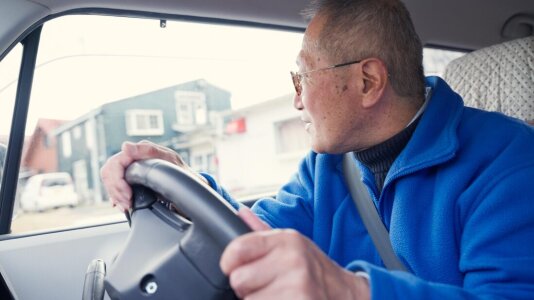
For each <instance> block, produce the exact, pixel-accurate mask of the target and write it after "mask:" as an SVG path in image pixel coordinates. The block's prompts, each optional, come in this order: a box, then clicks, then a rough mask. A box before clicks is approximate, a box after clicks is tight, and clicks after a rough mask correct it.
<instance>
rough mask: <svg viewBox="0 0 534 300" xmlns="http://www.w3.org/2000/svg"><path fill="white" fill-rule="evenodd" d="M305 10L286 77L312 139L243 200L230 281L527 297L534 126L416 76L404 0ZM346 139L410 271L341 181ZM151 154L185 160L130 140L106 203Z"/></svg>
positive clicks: (533, 258)
mask: <svg viewBox="0 0 534 300" xmlns="http://www.w3.org/2000/svg"><path fill="white" fill-rule="evenodd" d="M308 13H309V15H310V16H313V18H312V19H311V22H310V23H309V26H308V28H307V30H306V33H305V35H304V40H303V43H302V50H301V52H300V53H299V55H298V58H297V64H298V67H299V70H300V71H299V72H297V73H293V74H292V77H293V82H294V84H295V89H296V96H295V100H294V105H295V108H296V109H298V110H299V111H301V112H302V120H303V121H304V122H305V123H306V131H307V132H308V134H309V135H310V136H311V140H312V148H313V151H312V152H311V153H310V154H309V155H308V156H307V157H306V158H305V159H304V160H303V161H302V163H301V165H300V167H299V170H298V173H297V174H296V175H295V176H294V177H293V178H292V180H291V181H290V182H289V183H288V184H286V185H285V186H284V187H283V188H282V189H281V190H280V192H279V194H278V196H277V198H276V200H273V199H262V200H260V201H258V202H257V203H256V204H255V206H254V207H253V209H252V212H254V214H252V213H250V211H249V210H246V209H241V210H240V212H239V214H240V216H241V217H242V218H243V219H244V220H245V221H246V222H247V223H248V224H249V225H250V226H251V227H252V228H253V229H255V230H257V231H255V232H253V233H250V234H247V235H244V236H242V237H240V238H238V239H236V240H234V241H233V242H232V243H231V244H230V245H229V246H228V247H227V248H226V250H225V252H224V253H223V256H222V258H221V262H220V265H221V268H222V270H223V271H224V272H225V273H226V274H228V275H229V277H230V283H231V285H232V287H233V288H234V290H235V291H236V293H237V295H238V296H240V297H242V298H245V299H297V298H298V299H368V298H373V299H395V298H403V299H429V298H435V299H443V298H450V299H464V298H465V299H467V298H507V299H512V298H514V299H519V298H532V297H533V295H534V272H533V271H532V266H533V265H534V251H533V249H534V205H533V203H532V201H534V189H532V178H534V151H532V149H534V130H533V128H532V127H529V126H528V125H525V124H523V123H521V122H519V121H517V120H514V119H510V118H507V117H504V116H502V115H500V114H495V113H488V112H483V111H480V110H476V109H472V108H467V107H464V106H463V102H462V99H461V98H460V97H459V96H458V95H457V94H456V93H454V92H453V91H452V90H451V89H450V88H449V87H448V86H447V84H446V83H445V82H444V81H443V80H441V79H440V78H436V77H433V78H427V79H426V84H425V78H424V77H423V70H422V46H421V43H420V40H419V38H418V36H417V34H416V33H415V30H414V27H413V25H412V22H411V19H410V16H409V13H408V11H407V10H406V8H405V7H404V5H403V4H402V3H401V2H400V1H397V0H353V1H333V0H332V1H329V0H325V1H318V2H317V3H315V4H314V5H313V8H312V9H311V10H310V11H309V12H308ZM425 86H426V88H425ZM346 152H354V156H355V158H356V161H355V162H356V163H357V165H358V167H359V168H360V170H361V173H362V176H363V183H364V184H365V185H366V186H367V189H368V191H369V193H370V194H371V198H372V199H373V201H374V204H375V205H376V208H377V210H378V212H379V214H380V217H381V219H382V221H383V222H384V224H385V225H386V227H387V228H388V230H389V236H390V240H391V242H392V245H393V249H394V251H395V253H396V255H397V256H398V257H399V259H400V260H401V261H402V262H403V263H404V264H405V265H406V266H407V268H408V269H409V271H410V272H411V273H408V272H400V271H388V270H386V269H385V268H384V266H383V263H382V261H381V259H380V256H379V255H378V254H377V250H376V249H375V247H374V245H373V243H372V241H371V239H370V237H369V234H368V233H367V230H366V228H365V227H364V225H363V223H362V221H361V219H360V218H359V216H358V213H357V211H356V209H355V207H354V204H353V202H352V200H351V197H350V194H349V193H348V190H347V187H346V185H345V183H344V178H343V173H342V171H341V161H342V155H341V154H343V153H346ZM153 157H158V158H162V159H166V160H169V161H171V162H174V163H176V164H178V165H184V164H183V162H182V160H181V158H180V157H178V155H177V154H175V153H174V152H172V151H170V150H169V149H166V148H163V147H161V146H157V145H154V144H151V143H148V142H141V143H137V144H132V143H125V144H124V145H123V151H121V152H120V153H118V154H117V155H115V156H114V157H112V158H110V159H109V160H108V162H107V163H106V165H105V166H104V167H103V168H102V177H103V180H104V183H105V185H106V188H107V190H108V192H109V194H110V197H111V198H112V199H113V203H114V204H118V205H120V206H121V207H122V208H123V209H125V208H128V207H129V206H130V198H131V190H130V188H129V187H128V185H127V184H126V182H125V181H124V180H123V179H122V178H123V175H124V170H125V168H126V167H127V166H128V165H129V164H130V163H131V162H132V161H134V160H138V159H144V158H153ZM202 178H203V179H204V180H205V181H206V182H207V183H208V184H209V185H210V186H211V187H212V188H214V189H215V190H217V191H218V192H219V193H221V194H223V195H224V196H225V197H226V198H227V200H228V201H230V202H233V200H232V199H231V198H230V196H228V195H227V193H225V192H224V191H223V189H222V187H220V186H219V185H218V184H217V182H215V180H213V178H211V177H210V176H209V175H203V176H202ZM257 216H258V217H259V218H258V217H257ZM270 228H280V229H276V230H268V229H270ZM284 228H289V229H284Z"/></svg>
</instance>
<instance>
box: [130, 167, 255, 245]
mask: <svg viewBox="0 0 534 300" xmlns="http://www.w3.org/2000/svg"><path fill="white" fill-rule="evenodd" d="M125 179H126V181H127V182H128V183H129V184H130V185H134V184H138V185H142V186H145V187H147V188H149V189H151V190H152V191H154V192H156V193H158V194H160V195H161V196H163V197H164V198H165V199H167V200H168V201H170V202H171V203H173V204H174V205H176V207H177V208H178V209H179V210H180V211H182V212H184V213H185V214H186V215H187V216H188V217H189V218H190V219H191V220H192V222H193V223H194V224H196V226H200V227H202V228H204V229H205V230H206V231H208V232H210V233H212V235H213V238H214V239H215V240H216V241H217V242H218V243H219V244H220V245H221V246H223V247H226V246H227V245H228V243H230V242H231V241H232V240H233V239H235V238H236V237H238V236H240V235H243V234H245V233H248V232H250V231H251V230H250V228H249V227H248V226H247V225H246V224H245V223H244V222H243V221H242V220H241V219H240V218H239V217H237V211H236V210H235V209H234V208H233V207H232V206H231V205H230V204H229V203H228V202H227V201H226V200H224V198H222V197H221V196H220V195H219V194H217V193H216V192H215V191H213V190H212V189H211V188H207V186H206V185H205V184H204V183H203V182H202V181H200V180H199V179H198V178H196V177H194V176H192V175H191V174H190V173H189V172H186V171H184V170H183V168H181V167H178V166H176V165H174V164H171V163H170V162H168V161H165V160H161V159H146V160H140V161H136V162H134V163H132V164H131V165H130V166H129V167H128V169H127V170H126V174H125ZM190 198H194V199H195V201H189V200H187V199H190Z"/></svg>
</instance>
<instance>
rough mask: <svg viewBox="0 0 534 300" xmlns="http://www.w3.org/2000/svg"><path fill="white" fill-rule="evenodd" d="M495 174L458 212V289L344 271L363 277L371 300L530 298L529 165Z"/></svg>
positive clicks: (369, 269) (413, 278)
mask: <svg viewBox="0 0 534 300" xmlns="http://www.w3.org/2000/svg"><path fill="white" fill-rule="evenodd" d="M495 175H496V176H495V177H494V179H493V180H492V181H491V182H488V184H487V185H486V187H485V189H484V190H482V191H481V192H480V194H479V195H478V197H477V198H476V199H473V200H472V201H469V202H466V203H464V204H462V205H461V207H460V209H459V214H460V219H461V224H462V225H461V227H462V228H460V232H461V233H460V235H459V237H458V241H459V243H460V260H459V262H458V264H459V269H460V271H461V272H462V273H463V274H464V280H463V285H462V286H456V285H448V284H443V283H436V282H429V281H425V280H424V279H421V278H419V277H417V274H415V275H412V274H408V273H405V272H399V271H387V270H385V269H384V268H381V267H377V266H374V265H371V264H369V263H367V262H363V261H354V262H352V263H351V264H349V265H348V266H347V268H348V269H349V270H351V271H364V272H366V273H367V274H368V275H369V279H370V281H369V283H370V287H371V299H534V267H533V266H534V189H533V188H532V178H534V162H530V163H529V164H528V165H527V166H526V167H525V165H523V166H522V167H517V168H510V169H509V170H508V172H502V173H501V174H495ZM451 263H456V262H451Z"/></svg>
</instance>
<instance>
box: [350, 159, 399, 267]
mask: <svg viewBox="0 0 534 300" xmlns="http://www.w3.org/2000/svg"><path fill="white" fill-rule="evenodd" d="M343 175H344V177H345V181H346V183H347V187H348V188H349V191H350V195H351V197H352V201H353V202H354V204H355V205H356V208H357V210H358V213H359V214H360V218H361V219H362V221H363V224H364V225H365V228H366V229H367V232H368V233H369V235H370V236H371V240H372V241H373V244H374V245H375V247H376V249H377V250H378V254H379V255H380V258H382V261H383V262H384V265H385V266H386V268H387V269H388V270H398V271H405V272H408V269H407V268H406V267H405V266H404V264H403V263H402V262H401V261H400V260H399V258H398V257H397V255H396V254H395V252H393V247H392V246H391V241H390V239H389V232H388V230H387V229H386V226H384V223H383V222H382V220H381V219H380V216H379V215H378V211H377V210H376V207H375V205H374V203H373V200H372V199H371V196H370V195H369V191H368V190H367V189H366V188H365V186H364V185H363V182H362V180H361V174H360V170H359V169H358V166H356V162H355V161H354V154H353V153H352V152H349V153H345V155H344V156H343Z"/></svg>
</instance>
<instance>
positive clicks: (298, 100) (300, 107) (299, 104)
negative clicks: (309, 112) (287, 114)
mask: <svg viewBox="0 0 534 300" xmlns="http://www.w3.org/2000/svg"><path fill="white" fill-rule="evenodd" d="M293 107H295V108H296V109H297V110H303V109H304V105H302V96H299V95H298V94H297V93H295V97H293Z"/></svg>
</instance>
